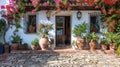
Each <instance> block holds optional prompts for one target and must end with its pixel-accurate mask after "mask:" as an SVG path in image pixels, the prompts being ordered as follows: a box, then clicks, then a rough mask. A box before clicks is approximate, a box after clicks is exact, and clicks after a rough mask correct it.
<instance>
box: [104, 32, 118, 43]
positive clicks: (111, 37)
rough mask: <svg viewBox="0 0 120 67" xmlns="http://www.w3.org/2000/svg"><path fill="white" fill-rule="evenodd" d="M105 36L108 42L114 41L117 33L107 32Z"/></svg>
mask: <svg viewBox="0 0 120 67" xmlns="http://www.w3.org/2000/svg"><path fill="white" fill-rule="evenodd" d="M105 36H106V39H107V41H108V43H113V42H116V40H117V38H118V36H117V34H115V33H112V32H107V33H106V34H105Z"/></svg>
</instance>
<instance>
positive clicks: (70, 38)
mask: <svg viewBox="0 0 120 67" xmlns="http://www.w3.org/2000/svg"><path fill="white" fill-rule="evenodd" d="M57 16H63V17H65V16H69V17H70V45H69V46H71V40H72V39H71V35H72V33H71V31H72V19H71V15H56V16H55V46H56V47H57V23H56V17H57Z"/></svg>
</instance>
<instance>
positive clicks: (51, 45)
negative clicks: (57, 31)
mask: <svg viewBox="0 0 120 67" xmlns="http://www.w3.org/2000/svg"><path fill="white" fill-rule="evenodd" d="M49 47H50V48H51V49H54V39H53V38H50V46H49Z"/></svg>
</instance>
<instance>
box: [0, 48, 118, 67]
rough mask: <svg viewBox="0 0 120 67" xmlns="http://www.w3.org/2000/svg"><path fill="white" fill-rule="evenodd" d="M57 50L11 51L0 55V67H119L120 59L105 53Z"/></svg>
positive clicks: (99, 51)
mask: <svg viewBox="0 0 120 67" xmlns="http://www.w3.org/2000/svg"><path fill="white" fill-rule="evenodd" d="M106 52H107V53H108V54H104V52H103V51H101V50H96V52H95V53H92V52H90V51H89V50H72V49H71V48H69V49H57V50H45V51H41V50H38V51H32V50H28V51H12V52H11V53H10V54H3V55H0V67H120V58H116V56H115V55H114V54H109V52H110V51H106Z"/></svg>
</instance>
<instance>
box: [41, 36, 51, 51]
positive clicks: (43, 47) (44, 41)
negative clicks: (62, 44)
mask: <svg viewBox="0 0 120 67" xmlns="http://www.w3.org/2000/svg"><path fill="white" fill-rule="evenodd" d="M39 45H40V47H41V50H47V49H48V45H49V40H48V38H41V39H40V40H39Z"/></svg>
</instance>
